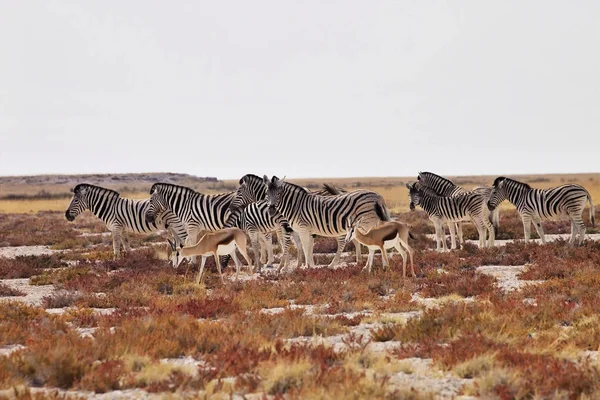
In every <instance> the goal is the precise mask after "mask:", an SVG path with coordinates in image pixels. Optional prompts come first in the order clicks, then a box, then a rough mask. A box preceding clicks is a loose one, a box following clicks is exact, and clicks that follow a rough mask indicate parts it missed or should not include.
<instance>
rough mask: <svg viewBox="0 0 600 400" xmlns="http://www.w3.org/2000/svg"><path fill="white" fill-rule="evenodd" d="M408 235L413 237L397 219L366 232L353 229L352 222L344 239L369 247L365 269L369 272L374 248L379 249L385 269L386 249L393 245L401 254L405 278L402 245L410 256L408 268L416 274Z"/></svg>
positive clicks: (404, 257) (404, 254)
mask: <svg viewBox="0 0 600 400" xmlns="http://www.w3.org/2000/svg"><path fill="white" fill-rule="evenodd" d="M359 222H360V221H359ZM356 225H358V224H356ZM409 237H410V238H411V239H414V236H413V235H412V234H411V233H410V232H409V229H408V225H406V224H405V223H402V222H398V221H387V222H383V223H382V224H381V225H379V226H377V227H375V228H372V229H371V230H369V231H368V232H367V233H366V234H362V233H360V231H359V230H358V229H355V225H354V224H352V225H351V226H350V229H349V230H348V234H347V235H346V241H348V240H351V239H356V240H358V241H359V242H360V243H362V244H364V245H365V246H367V248H368V249H369V258H368V261H367V270H368V272H369V273H371V266H372V265H373V256H374V255H375V250H380V251H381V259H382V262H383V270H384V271H385V269H386V266H387V265H388V256H387V252H386V249H391V248H393V247H395V248H396V250H398V252H399V253H400V255H401V256H402V277H403V278H406V252H405V251H404V249H403V248H402V247H404V248H405V249H406V250H407V251H408V254H409V256H410V270H411V272H412V275H413V277H414V276H416V274H415V268H414V264H413V254H414V250H413V249H412V248H411V247H410V246H409V245H408V238H409Z"/></svg>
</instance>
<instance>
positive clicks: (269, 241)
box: [264, 233, 273, 267]
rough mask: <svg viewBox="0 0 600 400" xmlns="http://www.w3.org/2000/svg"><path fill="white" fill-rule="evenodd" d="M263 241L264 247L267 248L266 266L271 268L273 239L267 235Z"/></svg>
mask: <svg viewBox="0 0 600 400" xmlns="http://www.w3.org/2000/svg"><path fill="white" fill-rule="evenodd" d="M264 239H265V242H264V243H265V247H266V248H267V266H269V267H272V266H273V237H272V236H271V234H270V233H267V234H266V235H265V236H264Z"/></svg>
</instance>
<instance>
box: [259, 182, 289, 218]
mask: <svg viewBox="0 0 600 400" xmlns="http://www.w3.org/2000/svg"><path fill="white" fill-rule="evenodd" d="M283 179H285V177H284V178H283ZM283 179H279V178H278V177H276V176H275V175H273V178H271V180H270V181H269V178H268V177H267V176H266V175H265V176H263V183H264V185H265V187H266V188H267V198H268V200H269V214H270V215H271V216H275V214H276V213H277V208H276V207H277V206H278V205H279V203H280V201H281V193H282V191H283Z"/></svg>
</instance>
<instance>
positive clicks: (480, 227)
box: [472, 218, 487, 248]
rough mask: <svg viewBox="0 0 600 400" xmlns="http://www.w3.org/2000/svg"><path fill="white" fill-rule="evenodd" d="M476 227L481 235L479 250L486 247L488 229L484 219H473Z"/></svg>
mask: <svg viewBox="0 0 600 400" xmlns="http://www.w3.org/2000/svg"><path fill="white" fill-rule="evenodd" d="M472 219H473V223H474V224H475V227H476V228H477V233H478V234H479V248H484V247H485V239H486V237H487V236H486V233H487V232H486V228H485V224H484V222H483V220H482V218H472Z"/></svg>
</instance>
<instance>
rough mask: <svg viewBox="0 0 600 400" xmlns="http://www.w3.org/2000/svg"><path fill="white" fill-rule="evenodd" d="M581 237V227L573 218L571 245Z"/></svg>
mask: <svg viewBox="0 0 600 400" xmlns="http://www.w3.org/2000/svg"><path fill="white" fill-rule="evenodd" d="M578 235H579V227H578V226H577V225H576V224H575V220H574V219H573V218H571V239H570V240H569V244H570V245H571V246H572V245H573V244H574V243H575V239H576V237H577V236H578Z"/></svg>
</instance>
